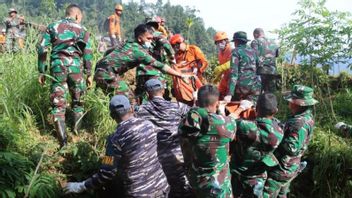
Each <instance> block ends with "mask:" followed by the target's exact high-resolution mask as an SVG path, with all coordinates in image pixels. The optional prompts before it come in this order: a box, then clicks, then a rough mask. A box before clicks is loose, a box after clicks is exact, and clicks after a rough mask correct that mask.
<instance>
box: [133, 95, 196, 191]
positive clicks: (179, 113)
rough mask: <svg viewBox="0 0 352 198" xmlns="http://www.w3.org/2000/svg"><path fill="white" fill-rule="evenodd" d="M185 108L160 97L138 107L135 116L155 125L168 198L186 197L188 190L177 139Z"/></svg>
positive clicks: (185, 106)
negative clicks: (168, 190) (168, 191)
mask: <svg viewBox="0 0 352 198" xmlns="http://www.w3.org/2000/svg"><path fill="white" fill-rule="evenodd" d="M188 110H189V107H188V105H185V104H183V103H175V102H170V101H167V100H165V99H164V98H162V97H153V99H151V100H149V101H148V102H147V103H145V104H143V105H141V106H140V108H139V110H138V112H137V116H138V117H140V118H143V119H145V120H149V121H151V122H152V123H153V124H154V125H155V126H156V132H157V138H158V158H159V161H160V163H161V165H162V167H163V170H164V172H165V174H166V177H167V180H168V183H169V185H170V194H169V197H190V196H191V189H190V186H189V182H188V180H187V178H186V175H185V170H184V160H183V155H182V151H181V147H180V142H179V139H178V136H177V127H178V124H179V123H180V120H181V117H183V116H184V115H186V113H187V112H188Z"/></svg>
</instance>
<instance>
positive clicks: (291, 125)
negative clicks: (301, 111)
mask: <svg viewBox="0 0 352 198" xmlns="http://www.w3.org/2000/svg"><path fill="white" fill-rule="evenodd" d="M305 122H306V121H305V118H304V117H303V116H295V117H291V118H289V119H288V120H287V121H286V123H285V130H291V131H298V130H300V129H301V128H302V127H303V126H304V124H305Z"/></svg>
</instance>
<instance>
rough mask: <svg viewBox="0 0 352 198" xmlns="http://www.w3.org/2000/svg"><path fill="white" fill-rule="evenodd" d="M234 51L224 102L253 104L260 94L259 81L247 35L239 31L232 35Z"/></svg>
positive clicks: (256, 62)
mask: <svg viewBox="0 0 352 198" xmlns="http://www.w3.org/2000/svg"><path fill="white" fill-rule="evenodd" d="M233 41H234V42H235V49H234V50H233V52H232V59H231V66H230V80H229V82H228V86H229V91H228V95H227V96H225V100H226V101H230V100H231V98H232V100H233V101H240V100H244V99H245V100H250V101H253V102H255V101H256V100H257V98H258V95H259V94H260V89H261V85H260V79H259V77H258V76H257V66H258V64H259V60H258V57H257V55H256V52H255V51H254V50H253V49H252V48H250V47H249V46H247V42H248V41H249V40H248V39H247V34H246V33H245V32H242V31H239V32H236V33H235V34H234V35H233Z"/></svg>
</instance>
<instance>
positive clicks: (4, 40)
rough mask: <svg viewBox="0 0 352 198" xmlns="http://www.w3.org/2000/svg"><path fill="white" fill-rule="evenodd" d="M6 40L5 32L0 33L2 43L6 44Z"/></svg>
mask: <svg viewBox="0 0 352 198" xmlns="http://www.w3.org/2000/svg"><path fill="white" fill-rule="evenodd" d="M5 42H6V36H5V35H3V34H0V44H5Z"/></svg>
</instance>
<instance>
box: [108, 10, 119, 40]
mask: <svg viewBox="0 0 352 198" xmlns="http://www.w3.org/2000/svg"><path fill="white" fill-rule="evenodd" d="M109 34H110V35H116V36H121V28H120V17H119V16H118V15H117V14H116V13H115V14H113V15H111V16H110V17H109Z"/></svg>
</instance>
